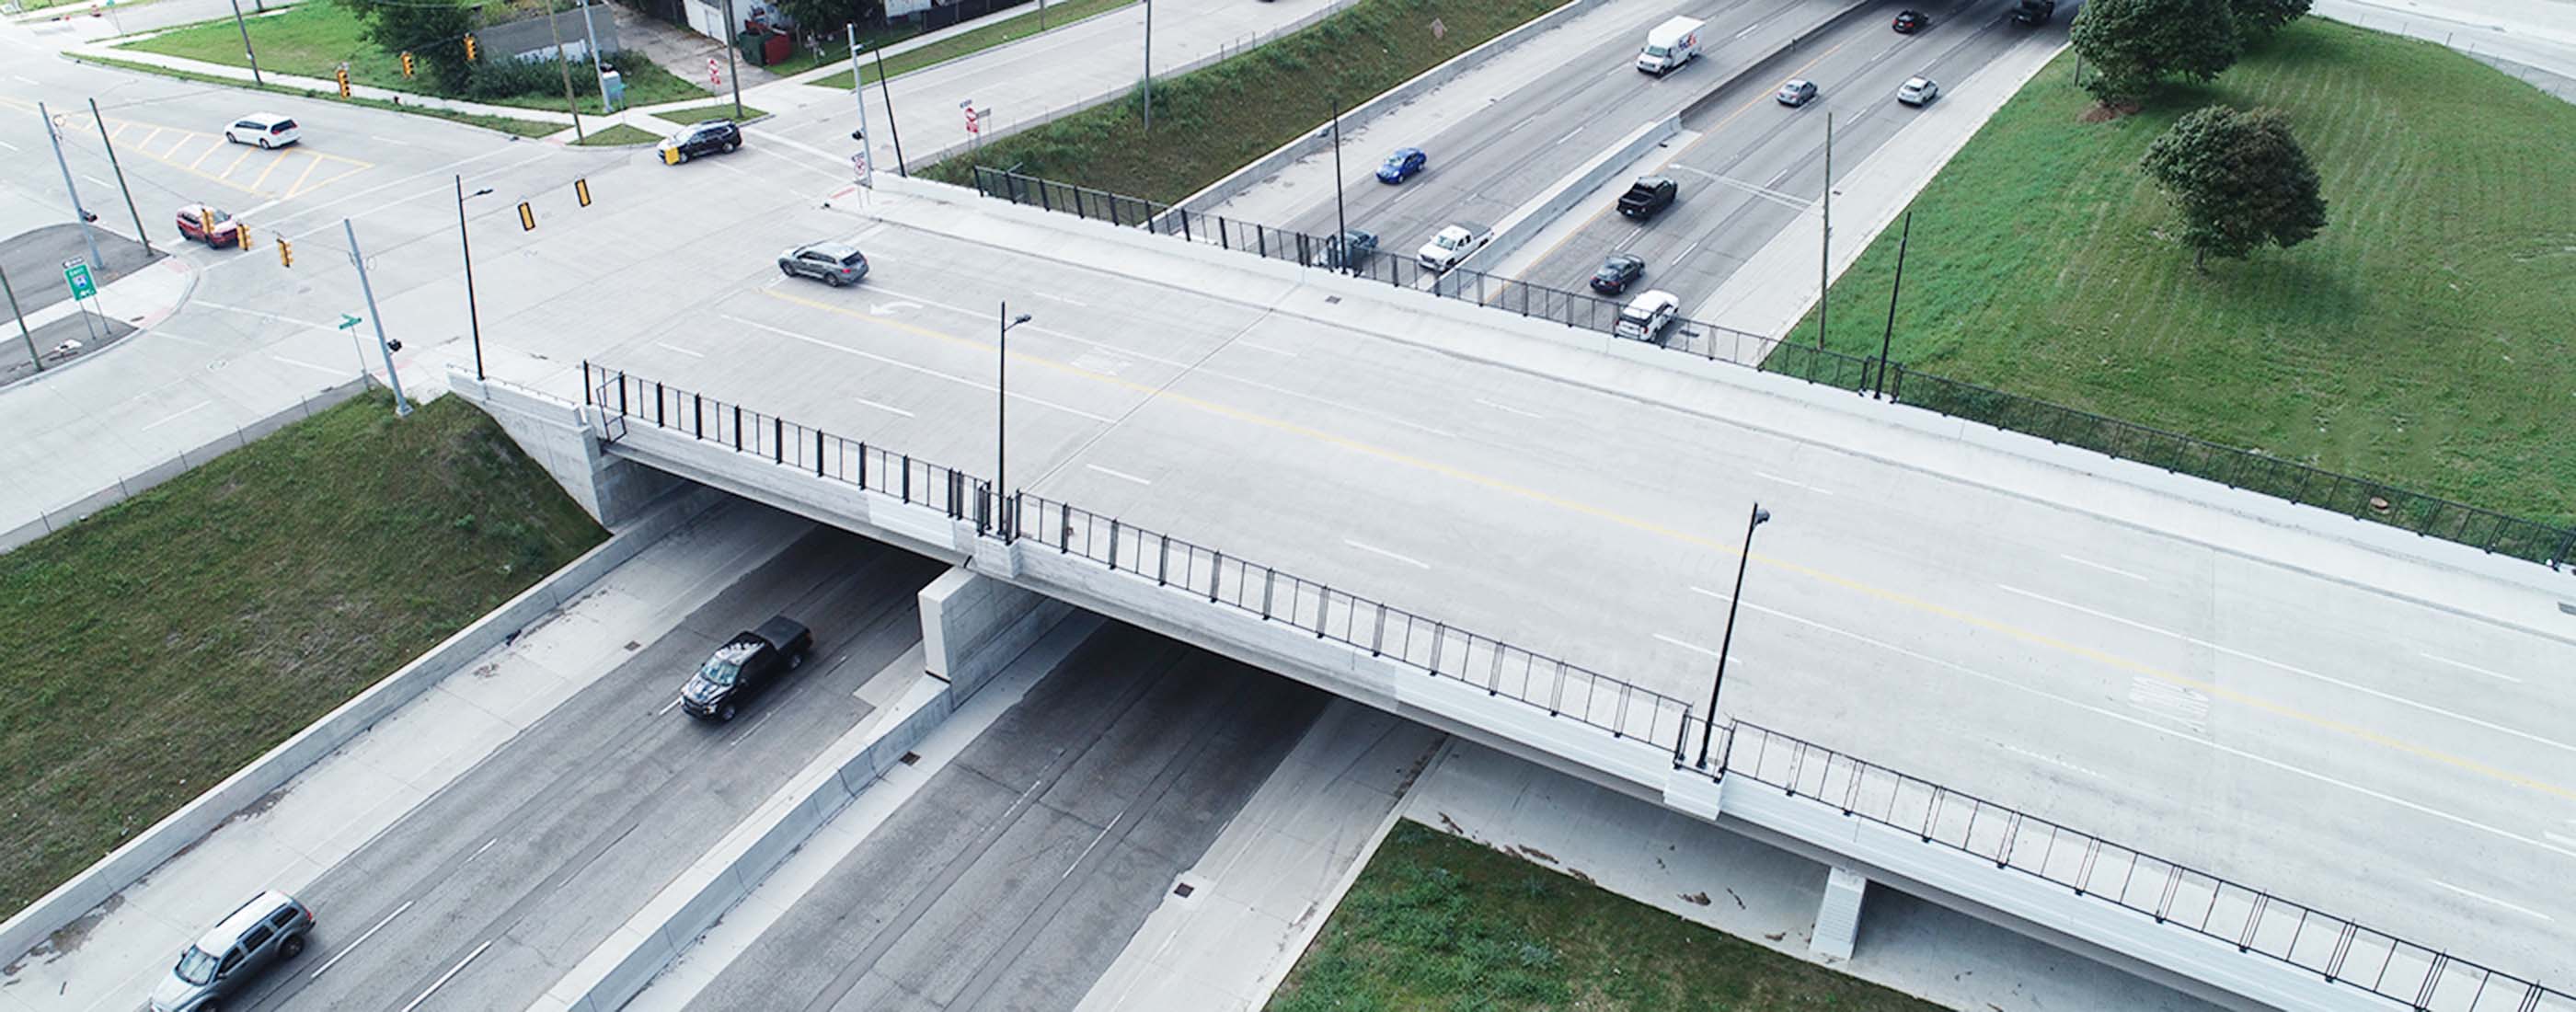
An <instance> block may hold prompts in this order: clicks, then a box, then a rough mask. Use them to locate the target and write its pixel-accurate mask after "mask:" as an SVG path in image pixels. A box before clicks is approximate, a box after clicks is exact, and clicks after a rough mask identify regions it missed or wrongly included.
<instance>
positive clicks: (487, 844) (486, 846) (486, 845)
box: [465, 836, 501, 861]
mask: <svg viewBox="0 0 2576 1012" xmlns="http://www.w3.org/2000/svg"><path fill="white" fill-rule="evenodd" d="M499 842H501V838H500V837H497V836H496V837H493V838H491V839H489V840H485V841H483V845H482V846H480V847H476V848H474V853H471V854H467V855H465V859H466V860H468V861H471V860H474V859H475V858H478V857H482V856H483V852H484V851H487V850H490V849H492V845H493V844H496V843H499Z"/></svg>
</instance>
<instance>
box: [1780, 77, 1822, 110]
mask: <svg viewBox="0 0 2576 1012" xmlns="http://www.w3.org/2000/svg"><path fill="white" fill-rule="evenodd" d="M1775 97H1777V98H1778V99H1779V100H1780V104H1781V105H1786V106H1801V105H1805V104H1807V103H1809V102H1813V101H1815V100H1816V82H1814V81H1810V80H1807V79H1806V78H1803V77H1793V78H1790V79H1789V83H1787V84H1784V85H1781V86H1780V94H1779V95H1777V96H1775Z"/></svg>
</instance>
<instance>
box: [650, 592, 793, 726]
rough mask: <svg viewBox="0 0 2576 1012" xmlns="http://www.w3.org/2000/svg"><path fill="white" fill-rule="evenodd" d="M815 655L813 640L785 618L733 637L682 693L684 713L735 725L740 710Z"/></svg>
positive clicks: (699, 668)
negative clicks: (738, 707)
mask: <svg viewBox="0 0 2576 1012" xmlns="http://www.w3.org/2000/svg"><path fill="white" fill-rule="evenodd" d="M813 649H814V634H812V633H810V632H807V631H806V630H805V627H804V626H803V625H800V624H798V623H797V622H796V620H794V619H791V618H788V617H787V616H785V615H780V616H778V617H776V618H773V619H770V620H769V621H767V622H763V623H761V624H760V628H757V629H753V630H751V631H749V632H739V633H735V634H734V635H733V638H732V639H729V640H726V641H725V644H724V645H723V646H720V647H717V648H716V652H715V655H714V656H712V657H709V658H707V662H706V663H705V664H702V665H699V666H698V673H697V674H694V675H690V676H689V683H688V684H687V685H683V686H681V687H680V709H682V710H685V711H688V714H689V716H692V717H696V718H699V719H701V720H713V721H727V720H732V719H733V715H734V707H735V706H736V705H737V704H739V703H741V702H742V701H743V700H745V699H748V698H750V697H752V696H754V695H757V694H759V693H760V692H762V691H764V690H766V689H768V688H769V686H770V685H771V684H772V683H775V682H777V681H778V680H779V678H780V677H782V676H784V675H786V674H787V673H788V672H790V671H794V670H796V669H797V668H798V667H801V666H803V665H804V663H805V655H806V654H807V653H810V652H812V651H813Z"/></svg>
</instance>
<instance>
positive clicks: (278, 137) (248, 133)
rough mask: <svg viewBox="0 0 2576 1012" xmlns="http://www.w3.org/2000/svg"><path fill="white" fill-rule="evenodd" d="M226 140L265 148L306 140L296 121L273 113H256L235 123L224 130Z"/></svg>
mask: <svg viewBox="0 0 2576 1012" xmlns="http://www.w3.org/2000/svg"><path fill="white" fill-rule="evenodd" d="M224 139H225V140H228V141H231V142H233V143H235V144H257V145H259V146H260V147H263V148H282V147H285V146H287V145H289V144H293V143H295V142H296V141H299V140H303V139H304V132H303V130H302V129H300V128H298V127H297V126H296V125H295V121H294V120H292V119H289V118H287V117H285V116H283V115H280V114H278V113H273V112H255V113H252V114H250V115H248V116H244V117H242V118H240V119H238V120H234V121H233V125H231V126H228V127H225V128H224Z"/></svg>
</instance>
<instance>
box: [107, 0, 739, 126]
mask: <svg viewBox="0 0 2576 1012" xmlns="http://www.w3.org/2000/svg"><path fill="white" fill-rule="evenodd" d="M243 24H244V25H245V26H247V27H248V28H249V29H250V41H251V48H252V49H254V50H256V51H257V52H258V53H259V69H260V70H262V71H264V72H267V73H272V74H294V75H298V76H303V77H314V78H322V79H325V80H328V79H329V78H330V77H331V75H332V73H333V71H334V70H335V69H336V68H337V67H339V65H340V64H341V63H342V62H344V61H345V62H347V63H348V64H349V81H350V83H352V84H361V85H372V86H374V87H378V88H387V89H391V90H394V91H405V92H412V93H415V94H421V95H436V94H439V92H437V91H436V90H434V87H433V85H432V83H431V78H430V76H429V75H428V73H427V72H426V71H425V70H424V71H422V72H421V73H420V75H419V76H416V77H404V76H403V72H402V60H401V57H400V54H396V53H388V52H386V51H384V50H382V49H379V48H377V47H376V45H375V44H374V43H372V42H369V41H367V39H366V37H365V28H364V25H362V24H361V23H360V22H359V20H358V17H357V15H355V14H352V13H350V12H349V9H348V8H346V7H342V6H340V5H339V4H337V3H332V2H330V0H322V2H318V3H299V4H296V5H295V6H293V7H289V8H286V9H285V10H283V11H281V12H279V13H276V14H271V15H267V16H265V17H257V18H251V19H249V20H248V21H246V22H244V23H243ZM117 48H119V49H132V50H138V51H141V52H149V53H159V54H161V55H164V56H177V57H181V58H185V59H190V60H201V61H204V62H207V63H218V64H223V65H225V66H231V67H246V66H249V65H250V61H249V60H247V59H245V58H243V56H242V42H241V31H240V29H239V28H236V27H235V26H234V24H233V22H232V21H231V19H225V20H221V21H208V22H204V23H201V24H195V25H190V26H188V27H185V28H178V29H173V30H171V31H168V32H164V33H162V34H160V35H155V36H153V37H151V38H148V39H138V40H135V41H133V42H127V43H123V44H121V45H119V46H118V47H117ZM613 66H614V67H615V69H616V70H617V71H618V72H619V74H620V75H621V76H623V77H624V78H625V79H626V103H627V104H628V105H654V104H657V103H662V102H680V101H686V100H688V99H693V98H704V97H706V94H707V90H706V89H705V88H701V87H699V86H697V85H695V84H692V83H690V82H688V81H685V80H682V79H680V78H678V77H676V76H673V75H672V74H671V72H670V71H667V70H664V69H662V68H661V67H660V66H658V65H656V64H654V63H652V62H651V61H649V60H642V59H637V60H632V61H627V62H623V63H613ZM560 77H561V75H560V74H557V75H555V76H554V77H553V78H550V80H553V81H557V82H559V81H560ZM572 93H573V100H574V104H575V105H577V106H578V107H579V108H580V109H581V111H582V112H584V113H599V112H601V111H602V110H601V109H600V105H599V85H598V83H597V82H596V81H595V80H593V79H592V78H591V75H590V72H589V69H588V65H587V64H585V65H583V66H581V67H575V68H573V70H572ZM330 94H331V96H332V97H334V98H337V97H338V93H337V92H336V91H334V92H331V93H330ZM442 97H447V98H463V97H464V96H458V95H446V96H442ZM474 101H478V102H483V103H486V104H489V105H509V106H518V107H520V108H523V109H552V110H560V109H562V108H563V107H564V99H563V93H562V90H561V89H560V87H557V88H554V89H551V90H548V91H544V92H534V93H529V94H522V95H513V96H507V97H499V98H482V99H474Z"/></svg>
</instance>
